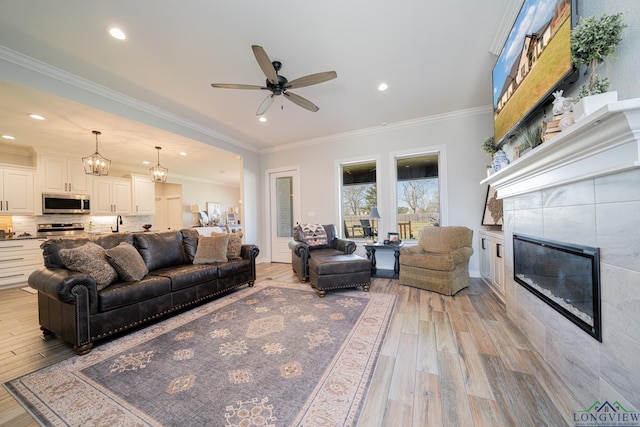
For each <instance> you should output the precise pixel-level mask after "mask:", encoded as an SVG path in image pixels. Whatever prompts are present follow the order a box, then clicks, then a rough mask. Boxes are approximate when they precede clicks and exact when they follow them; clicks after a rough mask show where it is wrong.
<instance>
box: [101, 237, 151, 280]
mask: <svg viewBox="0 0 640 427" xmlns="http://www.w3.org/2000/svg"><path fill="white" fill-rule="evenodd" d="M104 253H105V254H106V255H107V260H108V261H109V264H111V266H112V267H113V268H114V269H115V270H116V272H117V273H118V276H120V280H122V281H123V282H135V281H138V280H142V278H143V277H144V276H146V275H147V274H149V269H148V268H147V264H145V263H144V260H143V259H142V256H141V255H140V253H139V252H138V251H137V250H136V248H134V247H133V245H131V244H130V243H127V242H121V243H120V244H119V245H118V246H116V247H113V248H111V249H107V250H106V251H104Z"/></svg>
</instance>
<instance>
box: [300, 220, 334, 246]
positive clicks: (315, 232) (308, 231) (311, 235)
mask: <svg viewBox="0 0 640 427" xmlns="http://www.w3.org/2000/svg"><path fill="white" fill-rule="evenodd" d="M300 227H301V228H302V234H303V236H304V241H305V242H306V243H307V245H309V246H321V245H326V244H327V231H326V230H325V229H324V227H323V226H322V225H320V224H302V225H301V226H300Z"/></svg>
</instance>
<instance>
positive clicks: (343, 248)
mask: <svg viewBox="0 0 640 427" xmlns="http://www.w3.org/2000/svg"><path fill="white" fill-rule="evenodd" d="M323 227H324V229H325V231H326V233H327V244H326V245H316V246H312V245H309V244H307V242H306V241H305V239H304V234H303V232H302V228H301V227H300V225H296V226H295V227H294V228H293V240H291V241H290V242H289V249H290V250H291V267H292V268H293V271H294V272H295V273H296V276H298V279H299V280H300V281H301V282H308V281H309V258H310V257H312V256H313V255H314V254H317V255H324V256H327V255H328V256H331V255H345V254H352V253H354V252H355V251H356V243H355V242H353V241H351V240H346V239H341V238H339V237H338V233H337V231H336V226H335V225H334V224H326V225H324V224H323Z"/></svg>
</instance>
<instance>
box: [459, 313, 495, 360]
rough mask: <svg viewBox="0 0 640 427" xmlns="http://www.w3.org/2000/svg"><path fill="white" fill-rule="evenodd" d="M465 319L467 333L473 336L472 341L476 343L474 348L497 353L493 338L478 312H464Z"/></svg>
mask: <svg viewBox="0 0 640 427" xmlns="http://www.w3.org/2000/svg"><path fill="white" fill-rule="evenodd" d="M464 318H465V321H466V322H467V328H468V329H469V333H470V334H471V336H472V337H473V342H474V343H475V344H476V348H477V349H478V351H479V352H480V353H484V354H493V355H494V356H497V355H498V350H497V349H496V346H495V345H493V340H492V338H491V336H490V335H489V333H488V332H487V330H486V329H485V327H484V324H483V323H482V320H480V316H478V313H468V312H465V313H464Z"/></svg>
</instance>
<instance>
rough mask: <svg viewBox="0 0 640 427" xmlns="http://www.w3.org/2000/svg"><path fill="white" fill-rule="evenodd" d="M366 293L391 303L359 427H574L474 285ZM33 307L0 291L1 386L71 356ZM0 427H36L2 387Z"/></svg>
mask: <svg viewBox="0 0 640 427" xmlns="http://www.w3.org/2000/svg"><path fill="white" fill-rule="evenodd" d="M257 274H258V280H264V279H266V278H271V279H274V280H281V281H285V282H292V283H298V280H297V279H296V278H295V276H294V275H293V272H292V270H291V266H290V265H289V264H259V265H258V267H257ZM300 286H301V287H307V286H309V285H308V284H302V283H300ZM371 292H384V293H394V294H397V295H398V302H397V305H396V308H395V311H394V315H393V318H392V321H391V325H390V329H389V332H388V334H387V337H386V340H385V342H384V344H383V347H382V351H381V354H380V358H379V360H378V364H377V367H376V370H375V373H374V375H373V378H372V383H371V387H370V390H369V394H368V396H367V398H366V401H365V403H364V407H363V410H362V415H361V417H360V422H359V426H361V427H363V426H364V427H369V426H393V427H396V426H397V427H405V426H414V427H417V426H455V427H467V426H468V427H471V426H492V427H493V426H545V425H547V426H566V425H573V422H572V418H573V412H574V411H575V410H576V409H579V408H581V405H580V404H578V403H577V401H576V400H575V398H574V397H573V395H572V394H571V392H570V391H569V390H568V389H567V387H566V386H565V385H564V384H563V383H562V382H561V381H560V380H559V379H558V377H557V376H556V375H555V374H554V373H553V371H552V370H551V369H550V368H549V366H547V364H546V363H545V362H544V361H543V360H542V359H541V357H540V356H539V355H538V354H537V353H536V351H535V350H533V349H532V348H531V346H530V344H529V342H528V341H527V340H526V338H525V337H524V336H523V335H522V334H521V333H520V332H519V331H518V330H517V329H516V328H515V327H514V326H513V325H512V324H511V323H510V321H509V320H508V319H507V317H506V314H505V312H504V308H503V307H502V306H501V304H500V303H499V302H498V301H497V299H495V298H494V297H493V295H492V294H491V292H490V291H489V289H488V288H487V287H486V286H485V285H484V283H483V282H482V281H481V280H479V279H472V283H471V286H470V287H469V288H467V289H464V290H462V291H460V292H459V293H458V294H457V295H456V296H455V297H446V296H442V295H439V294H435V293H432V292H427V291H423V290H419V289H415V288H410V287H407V286H401V285H399V284H398V282H397V281H393V280H387V279H373V280H372V285H371ZM36 299H37V297H36V295H33V294H29V293H27V292H25V291H23V290H20V288H15V289H8V290H2V291H0V382H5V381H8V380H10V379H13V378H15V377H18V376H20V375H22V374H26V373H28V372H31V371H34V370H36V369H38V368H41V367H44V366H48V365H51V364H53V363H56V362H58V361H60V360H63V359H66V358H68V357H70V356H71V355H73V351H72V350H71V348H70V346H68V345H66V344H63V343H61V342H59V341H58V340H53V341H47V342H45V341H43V340H42V339H41V338H40V336H41V334H40V330H39V325H38V316H37V306H36ZM0 425H2V426H4V425H7V426H35V425H37V423H36V422H35V421H34V420H33V419H32V418H31V417H30V416H29V415H28V414H27V413H26V412H25V410H24V409H23V408H22V406H20V404H18V403H17V402H16V401H15V400H14V399H13V397H11V396H10V395H9V394H8V393H7V391H6V390H5V389H4V388H2V389H1V390H0Z"/></svg>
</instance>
